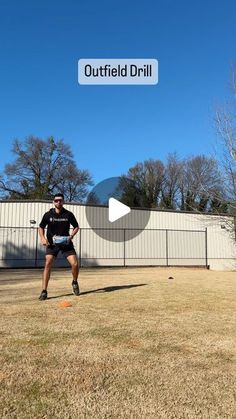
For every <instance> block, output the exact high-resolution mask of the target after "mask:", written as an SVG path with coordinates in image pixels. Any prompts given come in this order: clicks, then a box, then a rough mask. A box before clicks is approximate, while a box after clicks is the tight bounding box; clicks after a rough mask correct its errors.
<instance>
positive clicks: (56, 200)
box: [54, 199, 63, 202]
mask: <svg viewBox="0 0 236 419" xmlns="http://www.w3.org/2000/svg"><path fill="white" fill-rule="evenodd" d="M62 201H63V199H54V202H62Z"/></svg>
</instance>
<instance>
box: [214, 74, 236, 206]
mask: <svg viewBox="0 0 236 419" xmlns="http://www.w3.org/2000/svg"><path fill="white" fill-rule="evenodd" d="M230 88H231V93H232V94H231V96H232V98H231V100H230V101H228V102H226V103H225V105H224V106H221V107H218V109H217V110H216V117H215V121H216V128H217V133H218V138H219V141H218V147H217V157H218V160H219V166H220V167H221V170H222V173H223V176H224V191H225V195H226V199H227V201H228V203H229V205H230V208H231V211H233V212H236V69H235V68H233V69H232V82H231V84H230Z"/></svg>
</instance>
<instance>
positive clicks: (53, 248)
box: [46, 242, 76, 258]
mask: <svg viewBox="0 0 236 419" xmlns="http://www.w3.org/2000/svg"><path fill="white" fill-rule="evenodd" d="M59 252H61V253H62V255H63V256H64V257H65V258H67V257H68V256H70V255H76V251H75V248H74V245H73V243H72V242H71V243H69V244H63V245H61V244H60V245H58V244H49V245H48V246H47V247H46V255H52V256H55V257H57V255H58V253H59Z"/></svg>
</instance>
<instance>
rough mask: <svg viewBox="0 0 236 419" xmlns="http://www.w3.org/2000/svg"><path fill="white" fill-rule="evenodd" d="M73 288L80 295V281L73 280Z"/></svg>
mask: <svg viewBox="0 0 236 419" xmlns="http://www.w3.org/2000/svg"><path fill="white" fill-rule="evenodd" d="M72 290H73V293H74V294H75V295H77V296H78V295H79V294H80V291H79V284H78V282H74V281H73V282H72Z"/></svg>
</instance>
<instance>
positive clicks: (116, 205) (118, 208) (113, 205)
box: [109, 198, 131, 223]
mask: <svg viewBox="0 0 236 419" xmlns="http://www.w3.org/2000/svg"><path fill="white" fill-rule="evenodd" d="M130 211H131V209H130V207H128V206H127V205H125V204H122V202H120V201H118V200H117V199H115V198H110V199H109V221H110V223H113V222H114V221H117V220H119V219H120V218H122V217H124V216H125V215H127V214H129V213H130Z"/></svg>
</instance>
